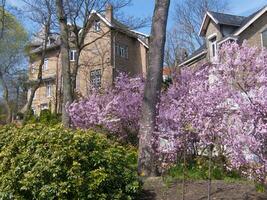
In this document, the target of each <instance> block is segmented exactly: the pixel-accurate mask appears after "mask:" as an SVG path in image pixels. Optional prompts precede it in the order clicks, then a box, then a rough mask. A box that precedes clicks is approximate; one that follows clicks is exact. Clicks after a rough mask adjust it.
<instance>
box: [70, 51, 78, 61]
mask: <svg viewBox="0 0 267 200" xmlns="http://www.w3.org/2000/svg"><path fill="white" fill-rule="evenodd" d="M76 59H77V50H75V49H72V50H70V61H72V62H74V61H75V60H76Z"/></svg>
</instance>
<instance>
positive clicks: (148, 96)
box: [138, 0, 170, 176]
mask: <svg viewBox="0 0 267 200" xmlns="http://www.w3.org/2000/svg"><path fill="white" fill-rule="evenodd" d="M169 5H170V0H156V3H155V9H154V15H153V22H152V31H151V41H150V50H149V68H148V73H147V79H146V84H145V92H144V99H143V104H142V118H141V121H140V122H141V123H140V131H139V154H138V173H139V174H140V175H142V176H155V175H157V167H156V163H155V161H156V160H155V152H154V149H153V144H152V141H153V133H154V131H155V128H156V127H155V126H156V117H157V115H158V108H157V104H158V103H159V100H160V92H161V84H162V68H163V59H164V46H165V41H166V26H167V18H168V12H169Z"/></svg>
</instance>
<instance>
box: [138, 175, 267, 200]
mask: <svg viewBox="0 0 267 200" xmlns="http://www.w3.org/2000/svg"><path fill="white" fill-rule="evenodd" d="M207 186H208V185H207V181H187V183H186V194H185V200H206V199H207ZM140 199H141V200H181V199H182V182H181V181H176V182H173V183H170V184H166V183H165V182H164V181H163V180H162V179H161V178H149V179H146V180H145V181H144V191H143V193H142V195H141V197H140ZM211 199H214V200H215V199H216V200H267V193H266V192H265V193H258V192H256V189H255V186H254V185H253V184H252V183H248V182H225V181H213V182H212V190H211Z"/></svg>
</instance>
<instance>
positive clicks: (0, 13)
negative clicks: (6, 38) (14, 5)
mask: <svg viewBox="0 0 267 200" xmlns="http://www.w3.org/2000/svg"><path fill="white" fill-rule="evenodd" d="M5 9H6V0H1V4H0V29H1V30H0V39H2V38H3V35H4V30H5V18H6V13H5Z"/></svg>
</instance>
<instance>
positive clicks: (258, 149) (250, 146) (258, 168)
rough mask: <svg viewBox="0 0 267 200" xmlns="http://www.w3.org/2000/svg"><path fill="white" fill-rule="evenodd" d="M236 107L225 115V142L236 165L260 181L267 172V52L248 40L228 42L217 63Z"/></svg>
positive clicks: (223, 81)
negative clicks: (241, 43)
mask: <svg viewBox="0 0 267 200" xmlns="http://www.w3.org/2000/svg"><path fill="white" fill-rule="evenodd" d="M217 77H218V80H219V82H221V83H222V84H223V85H227V86H228V91H229V93H231V95H230V99H231V102H232V108H231V109H229V112H228V114H227V115H226V116H225V119H224V120H225V121H224V124H226V125H227V126H226V127H227V130H226V131H225V134H224V137H225V140H224V144H225V146H226V150H227V153H228V156H229V158H230V161H231V164H232V167H235V168H238V169H242V170H243V172H244V173H245V174H248V175H249V176H254V177H256V178H257V179H258V180H260V181H264V179H266V173H267V129H266V128H267V118H266V117H267V100H266V95H267V85H266V83H267V82H266V80H267V52H266V50H261V49H258V48H252V47H249V46H248V45H247V44H246V43H244V44H243V45H242V46H239V45H238V44H235V43H233V44H230V45H229V44H227V45H224V46H223V47H222V49H221V61H220V64H219V65H218V66H217Z"/></svg>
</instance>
